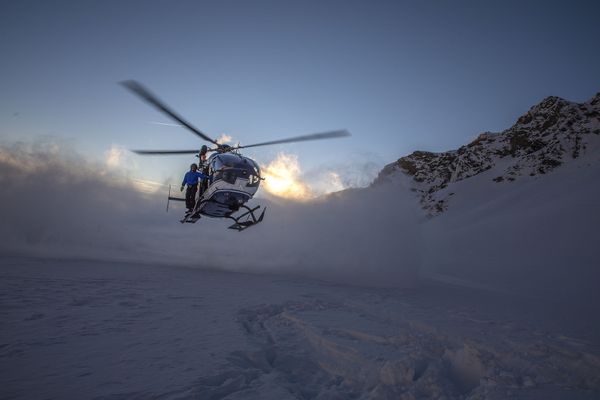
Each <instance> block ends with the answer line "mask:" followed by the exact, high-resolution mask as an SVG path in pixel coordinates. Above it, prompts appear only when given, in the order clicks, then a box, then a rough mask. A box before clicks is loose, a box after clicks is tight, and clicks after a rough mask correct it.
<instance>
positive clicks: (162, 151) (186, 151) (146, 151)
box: [131, 150, 200, 156]
mask: <svg viewBox="0 0 600 400" xmlns="http://www.w3.org/2000/svg"><path fill="white" fill-rule="evenodd" d="M131 151H132V152H134V153H135V154H140V155H143V156H146V155H157V154H198V153H199V152H200V150H131Z"/></svg>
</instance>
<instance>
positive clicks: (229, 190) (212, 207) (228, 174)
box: [195, 153, 261, 218]
mask: <svg viewBox="0 0 600 400" xmlns="http://www.w3.org/2000/svg"><path fill="white" fill-rule="evenodd" d="M206 165H207V169H208V171H207V172H208V176H209V178H208V187H206V189H205V190H204V191H202V192H201V193H200V196H199V198H198V201H197V202H196V208H195V211H196V212H199V213H200V214H202V215H206V216H208V217H214V218H222V217H229V216H230V215H231V214H233V213H234V212H236V211H238V210H239V209H240V207H242V206H243V205H244V204H245V203H246V202H247V201H248V200H250V199H251V198H252V197H253V196H254V194H255V193H256V191H257V190H258V187H259V185H260V180H261V178H260V167H259V166H258V164H256V162H254V160H252V159H251V158H248V157H244V156H242V155H240V154H237V153H215V154H212V155H211V156H210V157H209V159H208V160H207V162H206ZM205 168H206V167H205ZM205 171H206V169H205Z"/></svg>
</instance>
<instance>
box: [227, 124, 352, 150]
mask: <svg viewBox="0 0 600 400" xmlns="http://www.w3.org/2000/svg"><path fill="white" fill-rule="evenodd" d="M345 136H350V132H348V131H347V130H345V129H343V130H339V131H329V132H321V133H313V134H311V135H302V136H295V137H291V138H287V139H280V140H273V141H270V142H263V143H255V144H247V145H245V146H238V147H235V149H245V148H247V147H257V146H269V145H272V144H281V143H293V142H304V141H307V140H320V139H333V138H339V137H345Z"/></svg>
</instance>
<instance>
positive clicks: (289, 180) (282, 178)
mask: <svg viewBox="0 0 600 400" xmlns="http://www.w3.org/2000/svg"><path fill="white" fill-rule="evenodd" d="M261 169H262V176H263V178H265V181H264V183H263V187H264V188H265V189H266V190H267V192H269V193H271V194H273V195H275V196H278V197H284V198H288V199H295V200H309V199H311V198H313V197H314V193H313V191H312V190H311V189H310V187H309V186H308V185H307V184H306V183H304V182H303V181H302V180H301V178H300V176H301V170H300V164H299V163H298V157H297V156H295V155H293V154H285V153H279V154H278V155H277V158H276V159H275V160H273V161H271V162H270V163H269V164H268V165H265V166H262V167H261Z"/></svg>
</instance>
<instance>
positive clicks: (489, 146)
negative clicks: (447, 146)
mask: <svg viewBox="0 0 600 400" xmlns="http://www.w3.org/2000/svg"><path fill="white" fill-rule="evenodd" d="M598 144H600V93H598V94H596V96H594V97H593V98H592V99H591V100H589V101H588V102H585V103H581V104H579V103H574V102H570V101H567V100H564V99H561V98H559V97H554V96H552V97H548V98H546V99H544V100H543V101H542V102H541V103H539V104H537V105H536V106H534V107H532V108H531V109H530V110H529V111H528V112H527V113H526V114H524V115H522V116H521V117H520V118H519V119H518V120H517V122H516V123H515V124H514V125H513V126H512V127H510V128H509V129H507V130H505V131H503V132H500V133H492V132H484V133H482V134H480V135H479V136H478V137H477V138H476V139H475V140H474V141H472V142H471V143H469V144H467V145H465V146H462V147H460V148H459V149H457V150H451V151H447V152H443V153H431V152H426V151H415V152H414V153H412V154H410V155H408V156H405V157H402V158H400V159H399V160H398V161H396V162H394V163H392V164H389V165H387V166H385V167H384V168H383V170H382V171H381V172H380V173H379V176H378V177H377V179H376V180H375V182H374V183H373V184H377V183H379V182H382V181H385V180H389V179H393V177H394V176H397V174H399V173H401V174H406V175H408V176H409V177H411V178H412V179H410V186H411V189H412V190H413V191H415V192H417V193H418V194H419V195H420V199H421V205H422V206H423V208H424V209H425V210H426V211H427V212H428V213H429V214H430V215H436V214H439V213H441V212H443V211H445V210H446V209H447V207H448V197H449V196H451V195H452V194H453V193H452V191H450V190H447V189H446V188H448V187H449V185H450V186H451V185H452V184H453V183H454V182H457V181H461V180H464V179H468V178H470V177H473V176H475V175H478V174H481V173H482V172H485V171H488V170H492V171H493V174H491V177H490V180H491V181H493V182H496V183H497V184H510V182H513V181H515V180H518V179H520V178H522V177H525V176H533V177H535V176H538V175H542V174H547V173H549V172H551V171H552V170H553V169H555V168H559V167H560V166H561V165H563V164H565V163H568V162H570V161H572V160H573V159H577V158H580V157H585V156H586V155H587V154H588V153H590V152H593V151H598V150H600V148H599V146H598Z"/></svg>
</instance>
